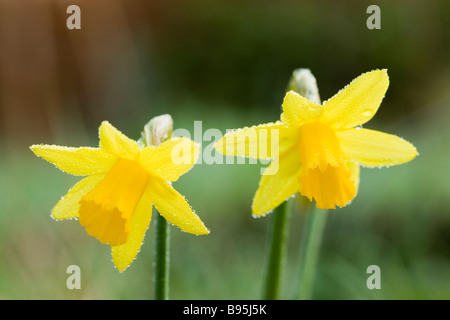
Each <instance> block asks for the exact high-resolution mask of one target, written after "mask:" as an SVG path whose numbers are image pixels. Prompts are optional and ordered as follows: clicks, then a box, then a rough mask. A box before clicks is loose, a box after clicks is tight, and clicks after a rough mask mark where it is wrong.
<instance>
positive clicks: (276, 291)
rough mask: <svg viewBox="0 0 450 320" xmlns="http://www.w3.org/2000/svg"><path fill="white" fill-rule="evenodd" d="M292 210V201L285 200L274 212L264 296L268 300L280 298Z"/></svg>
mask: <svg viewBox="0 0 450 320" xmlns="http://www.w3.org/2000/svg"><path fill="white" fill-rule="evenodd" d="M290 211H291V210H290V203H289V202H288V201H285V202H283V203H282V204H281V205H280V206H278V207H277V208H276V209H275V212H273V213H272V220H271V228H272V230H271V233H270V252H269V261H268V264H267V270H266V282H265V287H264V296H263V298H264V299H266V300H276V299H279V298H280V288H281V282H282V273H283V266H284V264H285V260H286V252H287V247H286V246H287V238H288V237H287V235H288V225H289V223H288V222H289V218H290Z"/></svg>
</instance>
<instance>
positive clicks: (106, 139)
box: [99, 121, 139, 160]
mask: <svg viewBox="0 0 450 320" xmlns="http://www.w3.org/2000/svg"><path fill="white" fill-rule="evenodd" d="M99 136H100V148H101V149H102V150H104V151H106V152H109V153H112V154H114V155H116V156H119V157H121V158H125V159H130V160H133V159H135V158H136V156H137V155H138V154H139V146H138V145H137V143H136V141H134V140H132V139H130V138H128V137H127V136H126V135H124V134H123V133H122V132H120V131H119V130H117V129H116V128H115V127H113V126H112V125H111V124H110V123H109V122H108V121H103V122H102V124H101V125H100V128H99Z"/></svg>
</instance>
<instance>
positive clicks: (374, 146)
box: [215, 70, 418, 216]
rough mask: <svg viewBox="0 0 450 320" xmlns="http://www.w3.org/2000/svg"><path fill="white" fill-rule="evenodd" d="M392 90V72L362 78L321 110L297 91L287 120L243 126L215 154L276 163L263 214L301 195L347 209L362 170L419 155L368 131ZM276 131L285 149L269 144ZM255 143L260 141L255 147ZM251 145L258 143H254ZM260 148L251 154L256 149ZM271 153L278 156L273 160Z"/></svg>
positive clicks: (261, 198) (265, 182)
mask: <svg viewBox="0 0 450 320" xmlns="http://www.w3.org/2000/svg"><path fill="white" fill-rule="evenodd" d="M388 86H389V77H388V75H387V71H386V70H375V71H371V72H368V73H365V74H362V75H361V76H359V77H358V78H356V79H355V80H353V81H352V82H351V83H350V84H349V85H348V86H346V87H345V88H344V89H342V90H341V91H339V92H338V93H337V94H336V95H335V96H333V97H332V98H331V99H329V100H328V101H326V102H324V103H323V104H322V105H320V104H316V103H314V102H311V101H308V100H307V99H305V98H304V97H302V96H300V95H299V94H297V93H296V92H294V91H289V92H287V94H286V96H285V98H284V101H283V112H282V114H281V119H280V120H281V121H277V122H275V123H269V124H262V125H259V126H253V127H250V128H243V129H239V130H236V131H233V132H231V133H229V134H228V135H225V136H224V137H223V138H222V139H221V140H219V141H218V142H217V143H216V144H215V148H216V149H217V150H218V151H219V152H221V153H223V154H227V155H234V156H246V157H256V158H259V159H272V161H271V163H270V165H269V166H268V167H267V168H266V171H268V170H269V169H270V171H271V173H273V172H274V170H272V169H273V168H275V169H276V170H275V172H276V173H275V174H265V175H263V176H262V178H261V181H260V185H259V188H258V190H257V191H256V194H255V197H254V199H253V204H252V213H253V215H256V216H258V215H263V214H265V213H267V212H270V211H271V210H273V209H274V208H276V207H277V206H279V205H280V204H281V203H282V202H283V201H285V200H286V199H287V198H289V197H291V196H292V195H294V194H295V193H297V192H300V193H301V194H302V195H304V196H306V197H307V198H308V199H309V200H310V201H312V200H313V199H314V200H315V201H316V206H317V207H318V208H321V209H334V208H335V207H336V206H339V207H344V206H346V205H347V204H348V203H349V202H350V201H351V200H352V199H353V198H354V197H355V196H356V193H357V190H358V185H359V173H360V166H366V167H380V166H392V165H396V164H402V163H405V162H408V161H410V160H412V159H413V158H414V157H415V156H416V155H417V154H418V153H417V151H416V149H415V148H414V146H413V145H412V144H410V143H409V142H407V141H405V140H403V139H401V138H399V137H397V136H395V135H391V134H387V133H383V132H379V131H375V130H370V129H363V128H361V126H362V125H363V124H365V123H366V122H368V121H369V120H370V119H371V118H372V117H373V116H374V115H375V113H376V112H377V110H378V108H379V106H380V104H381V101H382V100H383V97H384V95H385V93H386V90H387V88H388ZM272 130H278V131H277V132H278V136H279V140H277V141H276V142H277V143H279V148H272V147H271V144H272V143H274V141H269V140H270V139H268V138H267V137H270V136H271V135H270V132H271V131H272ZM255 137H256V139H257V141H258V143H257V141H255ZM252 139H253V141H252ZM256 143H257V146H258V148H251V147H250V146H251V144H256ZM271 150H279V153H278V154H271Z"/></svg>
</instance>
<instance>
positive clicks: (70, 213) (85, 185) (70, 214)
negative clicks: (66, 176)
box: [52, 175, 104, 220]
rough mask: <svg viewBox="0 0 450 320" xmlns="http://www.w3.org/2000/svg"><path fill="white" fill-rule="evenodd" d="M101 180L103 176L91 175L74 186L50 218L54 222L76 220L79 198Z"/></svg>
mask: <svg viewBox="0 0 450 320" xmlns="http://www.w3.org/2000/svg"><path fill="white" fill-rule="evenodd" d="M103 178H104V175H92V176H89V177H86V178H84V179H83V180H81V181H79V182H78V183H77V184H75V185H74V186H73V187H72V189H70V190H69V192H68V193H67V194H66V195H65V196H64V197H62V198H61V200H59V201H58V203H57V204H56V205H55V207H54V208H53V210H52V217H53V218H54V219H56V220H60V219H71V218H78V210H79V209H80V200H81V198H82V197H83V196H84V195H85V194H87V193H88V192H90V191H91V190H92V189H94V187H95V186H96V185H97V184H98V183H99V182H100V181H101V180H102V179H103Z"/></svg>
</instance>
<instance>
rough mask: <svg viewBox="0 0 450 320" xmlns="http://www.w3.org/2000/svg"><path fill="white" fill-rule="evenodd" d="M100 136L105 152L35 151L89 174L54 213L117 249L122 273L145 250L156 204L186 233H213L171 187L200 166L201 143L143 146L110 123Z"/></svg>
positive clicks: (73, 171) (78, 172) (183, 141)
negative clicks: (144, 245) (80, 226)
mask: <svg viewBox="0 0 450 320" xmlns="http://www.w3.org/2000/svg"><path fill="white" fill-rule="evenodd" d="M99 136H100V146H99V148H89V147H81V148H72V147H61V146H55V145H43V144H41V145H33V146H31V147H30V148H31V150H32V151H33V152H34V153H35V154H36V155H37V156H39V157H41V158H43V159H45V160H47V161H49V162H51V163H53V164H54V165H55V166H56V167H58V168H59V169H61V170H63V171H65V172H67V173H70V174H73V175H78V176H87V177H85V178H84V179H82V180H81V181H79V182H78V183H77V184H75V185H74V186H73V187H72V189H70V190H69V192H68V193H67V194H66V195H65V196H64V197H63V198H61V200H60V201H59V202H58V203H57V204H56V206H55V207H54V208H53V210H52V213H51V216H52V217H53V218H54V219H56V220H61V219H71V218H77V219H78V220H79V223H80V224H81V225H82V226H83V227H84V228H85V229H86V232H87V233H88V234H89V235H91V236H94V237H95V238H97V239H98V240H99V241H100V242H102V243H104V244H109V245H110V246H111V251H112V258H113V262H114V264H115V265H116V267H117V269H118V270H119V271H120V272H122V271H123V270H125V269H126V268H127V267H128V266H129V265H130V263H131V262H132V261H133V260H134V258H135V257H136V255H137V253H138V252H139V249H140V247H141V244H142V242H143V239H144V234H145V232H146V231H147V229H148V227H149V225H150V220H151V214H152V204H153V205H154V206H155V208H156V209H157V210H158V212H159V213H160V214H161V215H162V216H163V217H164V218H165V219H166V220H167V221H168V222H170V223H171V224H173V225H176V226H178V227H179V228H180V229H181V230H183V231H185V232H188V233H192V234H196V235H202V234H208V233H209V231H208V229H207V228H206V227H205V225H204V224H203V222H202V221H201V220H200V218H199V217H198V216H197V215H196V214H195V213H194V212H193V211H192V209H191V208H190V206H189V205H188V203H187V202H186V200H185V199H184V197H183V196H182V195H181V194H179V193H178V192H177V191H176V190H175V189H174V188H173V187H172V185H171V182H172V181H176V180H177V179H178V178H179V177H180V176H181V175H182V174H184V173H185V172H187V171H188V170H189V169H190V168H191V167H192V166H193V165H194V163H195V161H196V159H197V157H198V153H199V147H198V145H197V144H195V143H194V142H192V141H191V140H189V139H186V138H172V139H169V140H166V141H165V142H163V143H161V144H160V145H159V146H157V147H155V146H146V147H139V145H138V143H137V142H136V141H134V140H132V139H130V138H128V137H126V136H125V135H124V134H122V133H121V132H120V131H118V130H117V129H116V128H114V127H113V126H112V125H111V124H110V123H109V122H107V121H104V122H103V123H102V124H101V126H100V128H99ZM186 150H187V151H189V152H186Z"/></svg>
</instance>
